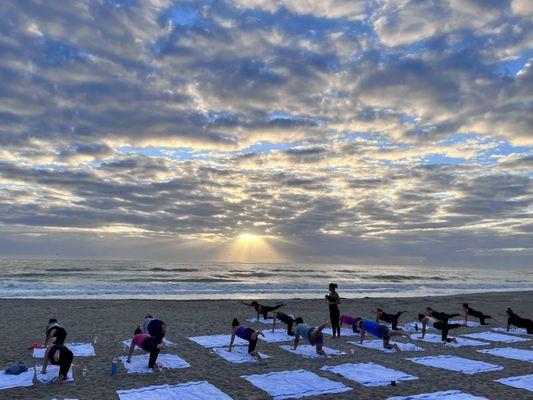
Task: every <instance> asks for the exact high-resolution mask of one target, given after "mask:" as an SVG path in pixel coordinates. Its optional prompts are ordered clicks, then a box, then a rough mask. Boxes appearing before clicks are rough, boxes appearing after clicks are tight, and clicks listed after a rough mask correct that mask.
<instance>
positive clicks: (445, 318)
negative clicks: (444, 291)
mask: <svg viewBox="0 0 533 400" xmlns="http://www.w3.org/2000/svg"><path fill="white" fill-rule="evenodd" d="M426 315H427V316H428V317H433V318H435V319H438V320H439V321H442V322H446V323H448V320H449V319H450V318H453V317H458V316H459V314H446V313H443V312H438V311H435V310H434V309H432V308H431V307H426Z"/></svg>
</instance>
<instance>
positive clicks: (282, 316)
mask: <svg viewBox="0 0 533 400" xmlns="http://www.w3.org/2000/svg"><path fill="white" fill-rule="evenodd" d="M272 315H273V316H274V321H273V323H272V332H274V330H275V329H276V320H278V319H279V320H280V321H281V322H283V323H285V324H287V335H289V336H294V331H293V330H292V325H293V324H294V319H293V318H292V317H291V316H290V315H287V314H285V313H283V312H281V311H274V312H273V313H272Z"/></svg>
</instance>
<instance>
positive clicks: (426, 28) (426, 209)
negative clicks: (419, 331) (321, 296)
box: [0, 0, 533, 268]
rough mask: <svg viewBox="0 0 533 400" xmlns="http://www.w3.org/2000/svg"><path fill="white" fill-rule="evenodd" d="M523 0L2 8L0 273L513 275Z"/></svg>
mask: <svg viewBox="0 0 533 400" xmlns="http://www.w3.org/2000/svg"><path fill="white" fill-rule="evenodd" d="M532 28H533V2H531V1H530V0H512V1H507V0H434V1H432V0H396V1H391V0H367V1H359V0H353V1H345V0H322V1H312V0H290V1H284V0H233V1H230V0H227V1H223V0H219V1H203V0H198V1H170V0H143V1H141V0H138V1H136V0H94V1H90V0H84V1H78V0H55V1H37V0H33V1H30V0H4V1H2V2H0V54H1V57H0V257H3V258H11V257H13V258H25V257H27V258H54V257H57V258H104V259H107V258H109V259H143V260H168V261H187V262H189V261H198V262H205V261H242V262H317V263H318V262H326V263H333V262H339V263H341V262H342V263H345V262H349V263H358V264H360V263H364V264H370V265H372V264H376V265H388V264H394V265H428V266H446V265H450V266H467V267H477V266H479V267H524V268H527V267H531V266H532V264H533V249H532V244H533V239H532V237H533V236H532V231H533V218H532V217H533V215H532V214H533V207H532V202H531V200H532V198H533V196H532V194H533V190H532V182H531V180H532V175H533V112H532V104H533V66H532V61H533V29H532Z"/></svg>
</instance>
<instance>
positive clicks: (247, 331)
mask: <svg viewBox="0 0 533 400" xmlns="http://www.w3.org/2000/svg"><path fill="white" fill-rule="evenodd" d="M259 335H261V336H263V337H264V336H265V335H264V334H263V332H261V331H256V330H254V329H252V328H248V327H246V326H241V324H240V323H239V320H238V319H237V318H234V319H233V322H232V323H231V340H230V342H229V347H228V351H229V352H231V349H232V348H233V342H235V336H237V337H238V338H241V339H243V340H246V341H247V342H248V354H250V355H252V356H254V357H255V358H257V360H258V361H261V356H260V355H259V353H258V352H257V351H255V347H256V346H257V337H258V336H259Z"/></svg>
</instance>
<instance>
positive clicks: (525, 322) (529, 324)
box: [506, 308, 533, 335]
mask: <svg viewBox="0 0 533 400" xmlns="http://www.w3.org/2000/svg"><path fill="white" fill-rule="evenodd" d="M506 312H507V316H508V318H507V332H509V329H510V328H511V325H514V326H516V327H517V328H523V329H525V330H526V332H527V333H529V334H530V335H531V334H533V321H532V320H530V319H527V318H522V317H519V316H518V314H515V313H514V312H513V310H511V308H508V309H507V311H506Z"/></svg>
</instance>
